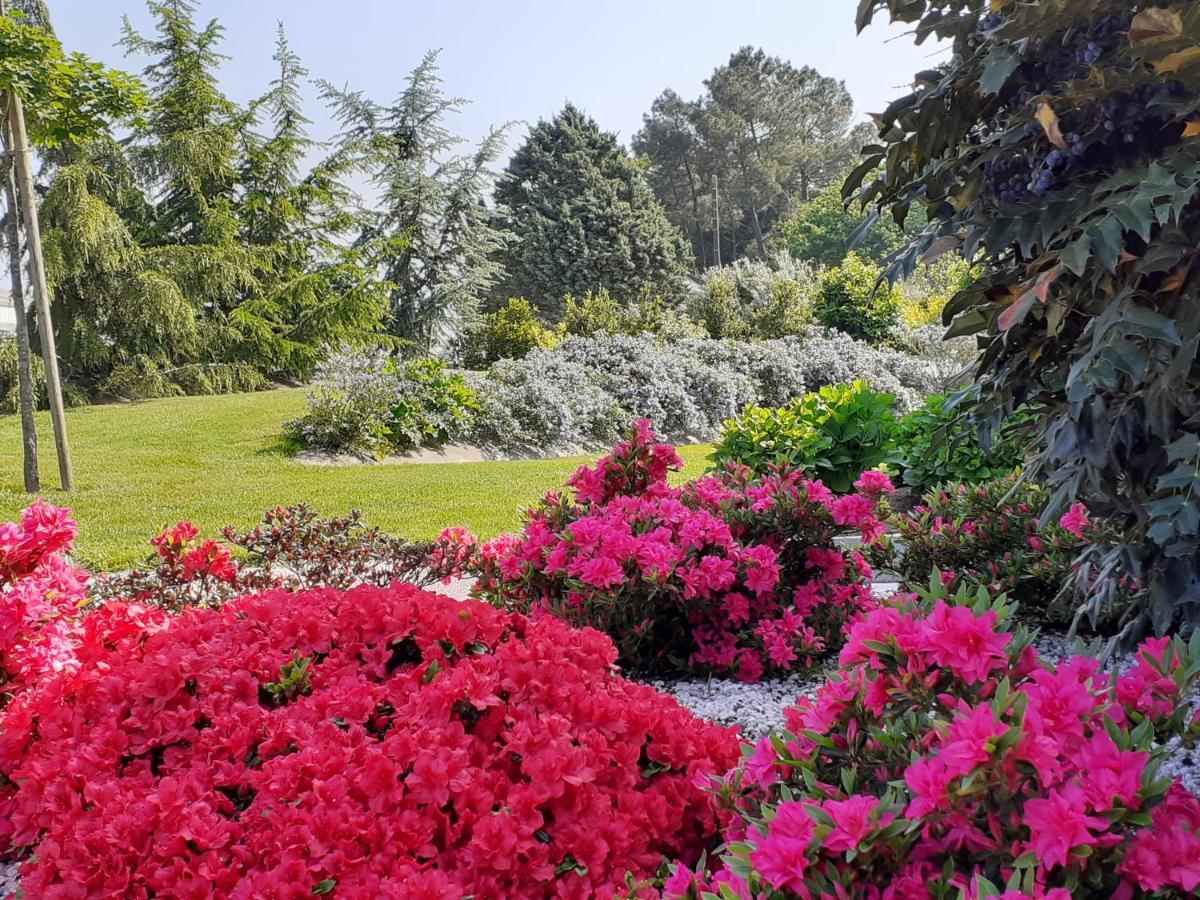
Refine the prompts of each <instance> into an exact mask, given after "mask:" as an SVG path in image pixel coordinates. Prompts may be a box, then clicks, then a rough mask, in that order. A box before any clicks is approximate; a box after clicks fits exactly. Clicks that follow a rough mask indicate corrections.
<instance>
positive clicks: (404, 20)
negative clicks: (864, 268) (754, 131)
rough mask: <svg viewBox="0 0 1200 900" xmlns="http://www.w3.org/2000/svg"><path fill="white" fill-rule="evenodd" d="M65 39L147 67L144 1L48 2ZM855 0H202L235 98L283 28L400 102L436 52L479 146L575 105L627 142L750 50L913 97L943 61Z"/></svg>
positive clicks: (251, 91)
mask: <svg viewBox="0 0 1200 900" xmlns="http://www.w3.org/2000/svg"><path fill="white" fill-rule="evenodd" d="M47 2H48V4H49V6H50V11H51V14H52V16H53V20H54V25H55V28H56V30H57V32H58V35H59V37H60V38H61V39H62V42H63V45H64V47H65V48H66V49H67V50H69V51H81V52H83V53H86V54H87V55H88V56H91V57H92V58H94V59H97V60H99V61H101V62H104V63H107V64H109V65H112V66H118V67H121V68H125V69H127V70H130V71H135V72H138V71H140V70H141V69H142V67H143V66H144V65H145V62H146V61H145V59H143V58H140V57H128V58H127V57H125V55H124V50H123V49H122V48H120V47H118V46H116V43H117V41H118V40H119V38H120V36H121V17H122V15H125V14H127V15H128V16H129V18H130V21H131V22H132V23H133V25H134V27H135V28H137V29H139V30H142V31H143V32H148V31H149V29H150V23H151V19H150V16H149V14H148V12H147V10H146V6H145V2H144V0H47ZM857 5H858V0H757V2H756V0H741V2H740V3H731V2H721V3H717V2H710V0H687V2H682V0H640V2H638V0H607V2H604V3H591V2H589V3H582V2H578V0H575V2H572V0H565V2H564V0H559V2H548V0H504V2H499V0H489V2H484V0H474V2H472V0H426V2H413V0H375V2H371V0H198V6H199V16H200V18H201V19H202V20H203V21H207V20H208V19H210V18H216V19H218V20H219V21H220V22H221V23H222V24H223V25H224V26H225V29H226V33H225V45H224V52H225V53H226V55H227V56H228V57H229V59H227V60H226V61H225V63H224V65H223V66H222V69H221V81H222V86H223V87H224V89H225V91H226V93H227V94H228V95H229V96H230V97H231V98H232V99H234V100H235V101H238V102H239V103H244V102H246V101H248V100H250V99H251V98H253V97H255V96H258V95H259V94H261V93H262V92H263V91H264V90H265V88H266V85H267V83H268V82H269V81H270V79H271V78H272V77H273V75H274V69H273V64H272V62H271V54H272V52H273V48H274V41H275V32H276V24H277V23H278V22H283V25H284V27H285V28H286V30H287V34H288V39H289V42H290V43H291V46H292V48H293V49H294V50H295V51H296V52H297V53H298V54H299V55H300V57H301V59H302V60H303V62H304V64H305V65H306V66H307V67H308V69H309V70H310V72H311V73H312V77H313V78H321V79H326V80H328V81H331V82H333V83H334V84H337V85H339V86H340V85H347V86H349V87H351V88H352V89H354V90H361V91H363V92H365V93H366V94H367V95H368V96H370V97H372V98H373V99H375V100H379V101H386V100H388V99H391V98H393V97H394V96H395V95H396V94H397V93H398V92H399V91H400V90H401V89H402V88H403V85H404V79H405V76H406V75H407V74H408V72H409V71H410V70H411V69H412V68H413V67H414V66H415V65H416V64H417V63H418V62H419V61H420V60H421V57H422V55H423V54H424V53H425V52H426V51H427V50H431V49H434V50H436V49H440V50H441V54H440V57H439V64H440V69H441V76H442V78H443V81H444V82H445V89H446V92H447V94H449V95H451V96H456V97H462V98H464V99H466V100H469V101H470V104H469V105H467V106H466V107H465V108H464V109H463V110H462V111H461V112H459V113H458V114H457V115H456V116H454V117H453V119H452V120H451V122H450V123H448V124H449V125H450V127H451V128H452V130H453V131H454V132H455V133H457V134H459V135H460V136H462V137H464V138H467V139H469V140H471V141H477V140H478V139H480V138H481V137H483V136H484V135H485V134H486V133H487V132H488V130H489V128H491V127H492V126H496V125H501V124H503V123H505V122H513V123H515V127H514V128H513V130H512V133H511V134H510V137H509V143H510V145H512V146H516V144H517V143H518V142H519V140H520V138H521V137H522V136H523V135H524V133H525V130H526V128H527V126H528V125H529V124H532V123H534V122H536V121H537V120H538V119H540V118H548V117H549V116H551V115H553V114H554V112H556V111H557V110H558V109H560V108H561V107H562V105H563V104H564V103H565V102H566V101H568V100H570V101H571V102H573V103H574V104H575V105H576V106H579V107H582V108H583V109H584V110H585V111H587V112H588V113H589V114H590V115H592V117H593V118H595V119H596V120H597V122H599V123H600V125H601V127H603V128H604V129H606V130H609V131H615V132H616V133H617V134H618V136H619V137H620V139H621V140H622V142H623V143H625V144H626V145H628V143H629V140H630V138H631V137H632V136H633V134H634V133H635V132H636V131H637V130H638V128H639V127H640V126H641V121H642V115H643V114H644V113H645V112H646V111H647V110H649V108H650V104H651V103H652V101H653V100H654V98H655V97H657V96H658V95H659V94H660V93H661V92H662V91H663V90H664V89H666V88H668V87H670V88H673V89H674V90H675V91H676V92H678V93H679V94H681V95H682V96H684V97H687V98H689V99H691V98H694V97H697V96H699V95H700V93H701V92H702V90H703V81H704V79H705V78H706V77H708V76H709V75H710V74H711V73H712V70H713V69H714V68H716V67H717V66H718V65H720V64H721V63H723V62H725V61H726V60H728V58H729V56H730V54H732V53H733V52H734V51H735V50H737V49H738V48H739V47H741V46H743V45H746V44H750V45H753V46H756V47H762V48H763V49H764V50H766V51H767V52H768V53H770V54H772V55H776V56H780V57H783V58H785V59H788V60H790V61H791V62H792V63H794V64H795V65H797V66H799V65H809V66H812V67H814V68H815V69H817V70H818V71H819V72H821V73H822V74H823V75H829V76H833V77H835V78H838V79H841V80H843V81H845V83H846V87H847V88H848V89H849V91H850V93H851V96H853V98H854V101H855V111H856V115H857V117H858V118H864V117H865V115H866V114H867V113H869V112H875V111H878V110H880V109H882V108H883V107H884V106H886V105H887V103H888V102H889V100H891V99H892V98H894V97H896V96H898V95H899V94H901V93H904V88H905V87H906V86H907V85H908V83H909V82H910V80H911V76H912V74H913V73H914V72H917V71H919V70H921V69H928V68H931V67H932V66H933V65H934V64H936V63H937V62H938V61H939V60H940V59H942V58H943V56H942V55H941V54H940V53H939V52H938V51H937V50H936V49H935V48H933V47H932V46H931V45H928V44H926V45H925V46H923V47H916V46H915V45H914V44H913V41H912V39H911V37H909V36H907V35H905V34H904V33H903V31H902V30H900V29H898V28H891V27H889V26H887V25H885V24H883V23H882V22H881V23H880V24H877V25H873V26H871V27H870V28H868V29H867V31H866V32H864V34H863V35H862V36H857V35H856V34H855V29H854V11H855V7H856V6H857ZM307 111H308V114H309V116H310V118H312V119H313V120H314V128H313V132H314V133H313V136H314V137H315V138H318V139H326V138H329V137H332V136H333V134H334V133H335V130H336V129H335V128H334V125H333V123H332V122H331V121H330V119H329V118H328V116H327V115H325V114H324V111H323V110H322V108H321V106H320V103H319V101H318V100H317V97H316V91H315V89H313V88H311V87H310V89H309V102H308V104H307Z"/></svg>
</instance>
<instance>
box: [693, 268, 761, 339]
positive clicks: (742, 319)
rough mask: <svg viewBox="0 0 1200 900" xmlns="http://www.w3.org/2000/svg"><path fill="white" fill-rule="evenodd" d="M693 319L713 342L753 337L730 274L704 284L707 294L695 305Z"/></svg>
mask: <svg viewBox="0 0 1200 900" xmlns="http://www.w3.org/2000/svg"><path fill="white" fill-rule="evenodd" d="M692 315H693V316H694V317H695V319H696V321H697V322H699V323H700V325H701V326H702V327H703V328H704V330H705V331H706V332H707V333H708V336H709V337H711V338H734V339H740V338H744V337H746V336H747V335H748V334H749V333H750V323H749V322H747V321H746V315H745V310H744V309H743V306H742V303H741V300H740V299H739V298H738V295H737V283H736V281H735V280H734V277H733V275H732V274H731V273H727V272H718V273H716V274H715V275H712V276H710V277H709V278H708V279H707V280H706V281H705V284H704V293H702V294H700V295H699V296H698V297H697V298H696V299H695V300H693V301H692Z"/></svg>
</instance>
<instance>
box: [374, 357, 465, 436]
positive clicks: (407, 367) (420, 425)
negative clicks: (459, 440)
mask: <svg viewBox="0 0 1200 900" xmlns="http://www.w3.org/2000/svg"><path fill="white" fill-rule="evenodd" d="M399 374H400V391H399V393H398V395H397V396H396V398H395V400H394V401H393V403H392V407H391V413H390V416H389V418H388V422H387V434H388V440H389V442H390V443H391V445H392V446H393V447H394V448H396V449H397V450H413V449H416V448H417V447H440V446H442V445H443V444H446V443H448V442H449V441H451V440H452V439H453V438H454V437H455V436H456V435H459V434H462V433H464V432H466V431H467V430H469V429H470V428H471V426H472V425H473V424H474V422H475V413H476V411H477V410H478V409H479V400H478V398H477V397H476V395H475V391H474V390H472V389H471V388H470V387H469V386H468V385H467V383H466V381H464V380H463V377H462V375H460V374H459V373H457V372H451V371H450V370H449V369H447V367H446V364H445V363H444V362H441V361H440V360H436V359H417V360H412V361H410V362H406V363H404V364H403V365H401V366H400V368H399Z"/></svg>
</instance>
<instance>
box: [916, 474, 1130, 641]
mask: <svg viewBox="0 0 1200 900" xmlns="http://www.w3.org/2000/svg"><path fill="white" fill-rule="evenodd" d="M1046 500H1047V497H1046V491H1045V488H1043V487H1042V486H1041V485H1039V484H1037V483H1036V482H1033V481H1029V480H1023V479H1022V478H1021V477H1020V474H1019V473H1016V474H1012V475H1009V476H1006V477H1004V478H1000V479H996V480H994V481H990V482H986V483H984V484H978V485H967V484H950V485H946V486H944V487H941V488H938V489H936V490H934V491H931V492H930V493H929V494H927V495H926V496H925V497H924V500H923V502H922V503H921V504H920V505H918V506H916V507H914V508H913V509H912V511H910V512H909V513H907V514H905V515H903V516H899V517H898V518H897V519H896V520H895V527H896V531H897V532H898V541H899V543H900V544H901V545H902V546H903V547H904V552H903V556H902V557H901V559H900V563H899V570H900V575H901V577H902V578H903V580H904V581H905V582H907V583H908V584H910V585H915V586H924V585H927V584H928V583H929V580H930V577H931V576H933V574H934V572H939V573H940V574H941V577H942V579H943V580H945V581H946V582H947V583H959V582H963V583H966V584H970V585H973V586H980V585H982V586H985V587H986V588H987V589H988V590H989V591H991V592H992V593H1000V592H1006V593H1008V594H1010V595H1011V596H1012V597H1013V598H1014V599H1016V600H1018V601H1020V602H1021V604H1022V612H1023V613H1025V614H1027V615H1032V616H1035V617H1048V618H1049V619H1050V620H1051V621H1055V622H1058V623H1064V622H1067V621H1069V620H1070V618H1071V616H1072V615H1073V613H1074V611H1075V609H1074V608H1075V600H1076V599H1077V598H1078V596H1079V595H1080V594H1081V593H1086V592H1087V591H1088V589H1089V584H1088V583H1087V579H1086V578H1085V579H1082V583H1079V582H1080V579H1078V578H1077V576H1079V575H1081V574H1085V573H1080V572H1078V571H1077V570H1076V568H1075V565H1074V561H1075V558H1076V556H1077V555H1078V554H1079V551H1080V549H1082V547H1083V546H1084V545H1085V543H1087V542H1088V541H1096V540H1099V539H1101V537H1102V536H1101V533H1100V531H1099V529H1098V528H1097V527H1096V526H1094V525H1093V524H1092V522H1091V520H1090V519H1088V517H1087V513H1086V509H1085V507H1084V506H1083V504H1076V505H1075V506H1074V507H1072V509H1071V511H1070V512H1068V513H1067V514H1066V515H1064V516H1063V517H1062V520H1061V521H1060V522H1059V523H1058V524H1054V523H1051V524H1047V525H1041V524H1039V516H1040V514H1041V512H1042V510H1043V509H1044V508H1045V507H1046ZM1072 582H1075V583H1074V585H1072ZM1128 587H1129V586H1128V585H1126V588H1128ZM1124 593H1125V594H1126V595H1128V594H1129V593H1130V591H1129V590H1128V589H1126V590H1124ZM1117 611H1119V610H1113V611H1110V613H1109V615H1107V616H1105V617H1104V618H1102V619H1099V620H1097V621H1096V622H1095V623H1093V624H1095V625H1101V624H1103V623H1104V622H1108V621H1110V620H1111V619H1112V617H1113V614H1114V613H1115V612H1117Z"/></svg>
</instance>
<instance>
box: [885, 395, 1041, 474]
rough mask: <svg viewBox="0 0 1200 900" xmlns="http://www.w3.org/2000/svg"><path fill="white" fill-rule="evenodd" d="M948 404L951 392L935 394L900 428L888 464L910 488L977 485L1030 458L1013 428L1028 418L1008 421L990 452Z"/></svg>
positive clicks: (959, 412)
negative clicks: (952, 484) (952, 483)
mask: <svg viewBox="0 0 1200 900" xmlns="http://www.w3.org/2000/svg"><path fill="white" fill-rule="evenodd" d="M948 403H949V400H948V398H947V396H946V395H945V394H933V395H932V396H930V397H928V398H927V399H926V400H925V403H924V405H922V406H921V407H920V408H919V409H915V410H913V411H912V412H910V413H909V414H908V415H906V416H904V417H903V418H901V419H900V421H899V423H898V424H897V426H896V433H895V442H896V446H895V449H894V450H893V451H892V453H891V455H890V456H889V458H888V462H889V464H890V465H891V466H892V467H893V468H894V469H895V470H896V471H897V473H898V474H899V475H900V477H901V478H902V479H903V481H904V483H905V484H906V485H908V486H909V487H912V488H914V489H915V490H916V491H918V492H920V493H924V492H925V491H927V490H929V489H931V488H933V487H936V486H937V485H940V484H946V483H948V482H962V483H966V484H977V483H979V482H981V481H989V480H991V479H993V478H998V477H1000V476H1002V475H1005V474H1007V473H1009V472H1011V471H1012V470H1013V469H1015V468H1017V467H1018V466H1019V465H1021V463H1022V462H1023V460H1024V455H1025V454H1024V452H1023V450H1022V445H1021V442H1020V440H1019V439H1017V438H1016V437H1015V436H1013V435H1012V433H1011V429H1012V428H1013V427H1014V426H1016V425H1018V424H1019V421H1020V419H1024V418H1025V416H1024V415H1021V416H1020V417H1019V418H1018V417H1013V418H1011V419H1010V420H1009V421H1008V422H1006V423H1005V426H1004V427H1002V429H1001V432H1000V434H999V435H996V436H995V438H994V440H993V443H992V446H991V447H990V448H989V449H987V450H985V449H984V448H983V444H982V443H981V441H980V436H979V431H978V429H977V428H975V426H973V425H972V424H971V423H970V422H969V421H968V419H967V418H966V416H965V415H964V413H963V412H961V411H960V410H957V409H954V408H950V407H949V406H948Z"/></svg>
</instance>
